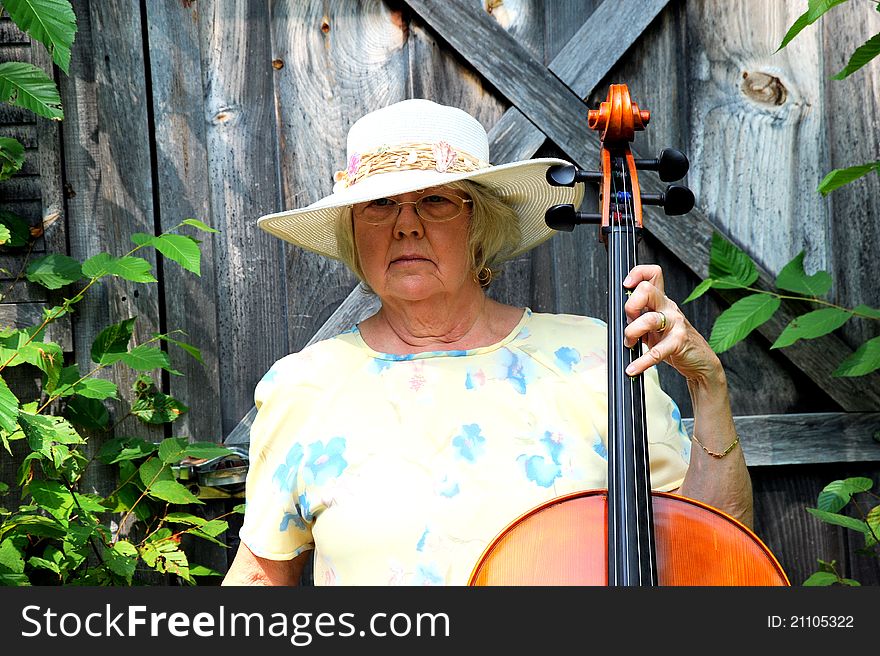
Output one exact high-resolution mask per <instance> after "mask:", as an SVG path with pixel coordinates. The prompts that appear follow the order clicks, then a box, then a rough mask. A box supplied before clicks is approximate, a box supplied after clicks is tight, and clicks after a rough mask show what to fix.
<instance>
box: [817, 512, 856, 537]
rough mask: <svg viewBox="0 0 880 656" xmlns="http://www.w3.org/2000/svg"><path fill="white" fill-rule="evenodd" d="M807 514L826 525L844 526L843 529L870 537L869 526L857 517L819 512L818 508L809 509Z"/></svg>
mask: <svg viewBox="0 0 880 656" xmlns="http://www.w3.org/2000/svg"><path fill="white" fill-rule="evenodd" d="M807 512H808V513H810V514H811V515H814V516H815V517H818V518H819V519H821V520H822V521H823V522H825V523H826V524H833V525H834V526H842V527H843V528H848V529H850V530H853V531H856V532H858V533H861V534H862V535H865V536H867V535H869V531H868V525H867V524H866V523H865V522H863V521H862V520H860V519H856V518H855V517H848V516H847V515H838V514H836V513H830V512H825V511H824V510H818V509H816V508H807Z"/></svg>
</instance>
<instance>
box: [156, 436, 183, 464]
mask: <svg viewBox="0 0 880 656" xmlns="http://www.w3.org/2000/svg"><path fill="white" fill-rule="evenodd" d="M186 444H187V440H186V438H185V437H169V438H167V439H164V440H162V442H161V443H160V444H159V459H160V460H161V461H162V462H164V463H165V464H166V465H174V464H177V463H178V462H180V461H181V460H183V459H184V458H185V457H186Z"/></svg>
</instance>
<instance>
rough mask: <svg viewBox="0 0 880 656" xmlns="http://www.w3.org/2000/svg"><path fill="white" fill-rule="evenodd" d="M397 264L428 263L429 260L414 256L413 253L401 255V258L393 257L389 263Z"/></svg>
mask: <svg viewBox="0 0 880 656" xmlns="http://www.w3.org/2000/svg"><path fill="white" fill-rule="evenodd" d="M398 262H399V263H406V262H430V260H429V259H428V258H427V257H423V256H421V255H416V254H414V253H413V254H408V255H401V256H399V257H395V258H394V259H393V260H391V263H392V264H396V263H398Z"/></svg>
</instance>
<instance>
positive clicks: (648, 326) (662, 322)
mask: <svg viewBox="0 0 880 656" xmlns="http://www.w3.org/2000/svg"><path fill="white" fill-rule="evenodd" d="M671 322H672V317H671V316H670V315H669V314H668V313H665V312H662V313H661V312H659V311H651V312H645V313H644V314H642V315H641V316H639V317H638V318H636V319H634V320H633V321H632V322H631V323H630V324H628V325H627V326H626V328H624V329H623V343H624V346H626V347H627V348H632V346H633V344H635V343H636V342H637V341H638V340H639V339H641V338H643V337H645V336H647V335H649V334H651V333H654V334H656V335H657V336H658V338H659V336H660V333H664V332H666V331H668V330H669V329H670V327H671Z"/></svg>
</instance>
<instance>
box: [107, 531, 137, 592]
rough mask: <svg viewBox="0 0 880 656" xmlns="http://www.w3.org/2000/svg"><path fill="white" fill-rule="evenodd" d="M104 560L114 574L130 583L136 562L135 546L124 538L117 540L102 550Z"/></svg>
mask: <svg viewBox="0 0 880 656" xmlns="http://www.w3.org/2000/svg"><path fill="white" fill-rule="evenodd" d="M104 562H105V564H106V565H107V567H108V568H110V570H111V571H112V572H113V573H114V574H117V575H119V576H121V577H123V578H124V579H125V580H126V581H128V582H129V583H130V582H131V579H132V577H133V576H134V572H135V568H136V567H137V563H138V550H137V547H135V546H134V545H133V544H132V543H131V542H128V541H126V540H119V541H117V542H115V543H114V544H113V546H112V547H111V548H110V549H107V550H105V551H104Z"/></svg>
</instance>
